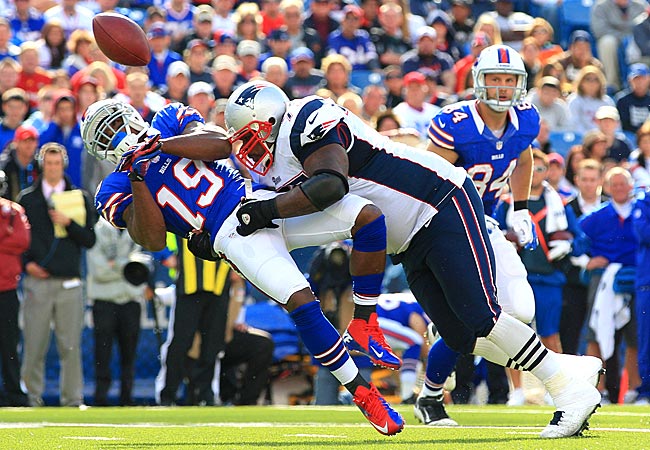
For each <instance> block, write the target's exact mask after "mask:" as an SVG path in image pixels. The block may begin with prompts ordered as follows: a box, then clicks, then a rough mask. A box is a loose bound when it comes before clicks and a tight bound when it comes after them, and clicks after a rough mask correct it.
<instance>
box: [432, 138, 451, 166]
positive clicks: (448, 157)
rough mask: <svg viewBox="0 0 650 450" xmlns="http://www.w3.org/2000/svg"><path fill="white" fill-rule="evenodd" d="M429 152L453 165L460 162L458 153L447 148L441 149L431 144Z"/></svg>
mask: <svg viewBox="0 0 650 450" xmlns="http://www.w3.org/2000/svg"><path fill="white" fill-rule="evenodd" d="M427 150H428V151H430V152H433V153H436V154H438V155H440V156H442V157H443V158H445V159H446V160H447V161H449V162H450V163H452V164H454V163H455V162H456V161H458V153H456V152H455V151H453V150H448V149H446V148H442V147H439V146H437V145H436V144H434V143H433V142H429V145H428V146H427Z"/></svg>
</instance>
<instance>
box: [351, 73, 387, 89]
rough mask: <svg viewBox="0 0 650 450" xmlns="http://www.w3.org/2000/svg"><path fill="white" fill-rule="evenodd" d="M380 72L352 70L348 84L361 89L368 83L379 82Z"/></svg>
mask: <svg viewBox="0 0 650 450" xmlns="http://www.w3.org/2000/svg"><path fill="white" fill-rule="evenodd" d="M381 82H382V78H381V74H379V73H377V72H373V71H372V70H353V71H352V73H350V84H351V85H353V86H356V87H358V88H359V89H361V90H363V89H364V88H365V87H366V86H368V85H370V84H381Z"/></svg>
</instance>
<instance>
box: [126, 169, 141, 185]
mask: <svg viewBox="0 0 650 450" xmlns="http://www.w3.org/2000/svg"><path fill="white" fill-rule="evenodd" d="M128 177H129V180H131V181H135V182H138V183H139V182H141V181H144V177H143V176H141V175H139V174H138V173H137V172H136V171H134V170H132V171H130V172H129V175H128Z"/></svg>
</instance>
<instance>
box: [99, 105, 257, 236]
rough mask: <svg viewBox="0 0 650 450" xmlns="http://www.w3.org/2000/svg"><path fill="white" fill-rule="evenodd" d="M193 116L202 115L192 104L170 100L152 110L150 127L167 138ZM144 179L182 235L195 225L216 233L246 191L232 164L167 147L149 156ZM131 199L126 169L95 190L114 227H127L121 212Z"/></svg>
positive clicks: (170, 228) (196, 119)
mask: <svg viewBox="0 0 650 450" xmlns="http://www.w3.org/2000/svg"><path fill="white" fill-rule="evenodd" d="M192 122H201V123H203V122H204V120H203V118H202V117H201V115H200V114H199V113H198V112H197V111H196V110H195V109H194V108H190V107H188V106H185V105H182V104H180V103H172V104H170V105H167V106H166V107H165V108H164V109H162V110H161V111H159V112H158V113H157V114H156V115H155V117H154V119H153V122H152V127H153V128H155V129H157V130H158V131H160V134H161V136H162V137H163V138H167V137H172V136H177V135H179V134H181V133H182V132H183V130H184V129H185V128H186V127H187V125H189V124H190V123H192ZM144 182H145V183H146V184H147V187H148V188H149V190H150V191H151V193H152V195H153V197H154V200H155V201H156V203H157V204H158V206H159V207H160V209H161V211H162V213H163V217H164V219H165V225H166V226H167V230H168V231H170V232H172V233H174V234H176V235H178V236H182V237H186V236H187V235H188V233H189V232H190V231H192V230H195V229H197V230H200V229H205V230H208V231H210V232H211V234H212V236H214V235H215V234H216V232H217V230H219V228H220V227H221V225H222V224H223V222H224V220H226V218H227V217H228V216H229V215H230V214H231V213H232V211H233V210H234V209H235V207H236V206H237V204H238V203H239V201H240V200H241V198H242V197H243V196H244V195H245V194H244V179H243V178H242V177H241V176H240V175H239V173H238V172H236V171H234V170H232V169H231V168H229V167H227V166H225V165H223V164H221V163H218V162H201V161H192V160H189V159H187V158H180V157H178V156H173V155H168V154H166V153H162V154H160V155H159V156H157V157H156V158H154V159H153V160H152V162H151V166H150V167H149V170H148V171H147V174H146V175H145V181H144ZM131 202H132V194H131V182H130V181H129V179H128V176H127V172H113V173H111V174H110V175H108V176H107V177H106V178H105V179H104V181H103V182H102V183H101V184H100V185H99V187H98V188H97V193H96V194H95V207H96V208H97V211H98V212H99V213H100V214H101V215H102V217H104V218H105V219H106V220H108V221H109V222H110V223H111V224H113V226H115V227H118V228H126V222H125V221H124V218H123V216H122V215H123V213H124V210H125V209H126V207H127V206H129V205H130V204H131Z"/></svg>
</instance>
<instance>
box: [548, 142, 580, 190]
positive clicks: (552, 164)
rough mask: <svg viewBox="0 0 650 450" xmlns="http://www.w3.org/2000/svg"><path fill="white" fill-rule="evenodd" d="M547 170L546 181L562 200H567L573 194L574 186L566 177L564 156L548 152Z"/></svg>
mask: <svg viewBox="0 0 650 450" xmlns="http://www.w3.org/2000/svg"><path fill="white" fill-rule="evenodd" d="M547 157H548V171H547V172H546V181H547V182H548V184H550V185H551V187H552V188H553V189H555V192H557V193H558V194H560V197H562V200H567V199H569V198H572V197H574V196H575V188H574V187H573V185H572V184H571V183H569V181H568V180H567V179H566V166H565V164H564V158H563V157H562V155H560V154H559V153H555V152H553V153H549V154H548V155H547Z"/></svg>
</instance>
